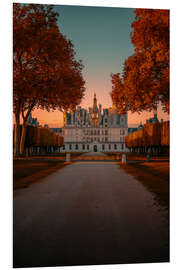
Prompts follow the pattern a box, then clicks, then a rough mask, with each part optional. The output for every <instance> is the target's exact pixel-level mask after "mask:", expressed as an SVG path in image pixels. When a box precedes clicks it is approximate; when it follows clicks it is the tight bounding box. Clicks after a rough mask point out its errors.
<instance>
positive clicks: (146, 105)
mask: <svg viewBox="0 0 180 270" xmlns="http://www.w3.org/2000/svg"><path fill="white" fill-rule="evenodd" d="M135 14H136V19H135V21H134V22H133V24H132V27H133V29H134V31H133V32H132V33H131V40H132V43H133V45H134V46H135V52H134V54H133V55H132V56H130V57H129V58H128V59H126V61H125V63H124V69H123V73H122V74H121V77H120V75H119V74H118V73H117V74H114V75H113V74H112V84H113V89H112V99H113V102H114V103H116V105H117V106H118V107H119V109H120V110H130V111H132V112H135V111H136V112H142V111H143V110H149V111H151V110H152V109H153V108H154V107H156V106H157V103H159V102H161V104H162V105H163V109H164V111H166V112H168V113H169V11H168V10H152V9H136V10H135ZM118 76H119V78H121V79H118V78H117V77H118ZM115 78H116V79H115ZM114 79H115V81H114Z"/></svg>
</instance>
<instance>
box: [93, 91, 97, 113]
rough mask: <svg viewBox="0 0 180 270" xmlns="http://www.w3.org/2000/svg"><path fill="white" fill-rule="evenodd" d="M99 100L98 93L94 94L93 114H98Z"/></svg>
mask: <svg viewBox="0 0 180 270" xmlns="http://www.w3.org/2000/svg"><path fill="white" fill-rule="evenodd" d="M97 110H98V108H97V99H96V93H94V102H93V112H95V113H96V112H97Z"/></svg>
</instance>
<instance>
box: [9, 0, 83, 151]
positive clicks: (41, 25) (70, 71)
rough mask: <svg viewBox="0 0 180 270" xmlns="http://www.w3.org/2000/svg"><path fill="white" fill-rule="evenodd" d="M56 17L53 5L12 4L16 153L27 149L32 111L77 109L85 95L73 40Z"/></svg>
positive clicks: (80, 68) (79, 63)
mask: <svg viewBox="0 0 180 270" xmlns="http://www.w3.org/2000/svg"><path fill="white" fill-rule="evenodd" d="M57 17H58V14H57V13H56V12H54V10H53V6H52V5H37V4H17V3H16V4H13V111H14V115H15V133H14V138H15V144H14V153H15V155H19V154H23V152H24V143H25V138H26V126H27V120H28V116H29V114H30V113H31V112H32V110H34V109H35V108H40V109H46V110H48V111H50V110H55V109H59V110H60V111H63V110H67V109H74V108H75V107H76V105H78V104H79V103H80V101H81V99H82V98H83V96H84V91H85V88H84V83H85V82H84V80H83V76H82V69H83V65H82V62H81V61H80V60H79V61H77V60H76V59H75V51H74V47H73V44H72V42H71V41H70V40H68V39H67V38H66V37H65V36H63V35H62V34H61V33H60V30H59V28H58V25H57ZM20 116H21V117H22V132H21V133H20Z"/></svg>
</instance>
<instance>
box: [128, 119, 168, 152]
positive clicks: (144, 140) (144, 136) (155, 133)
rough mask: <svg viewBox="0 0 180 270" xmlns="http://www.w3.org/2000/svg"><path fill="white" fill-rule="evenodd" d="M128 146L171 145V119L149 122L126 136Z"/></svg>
mask: <svg viewBox="0 0 180 270" xmlns="http://www.w3.org/2000/svg"><path fill="white" fill-rule="evenodd" d="M125 143H126V147H128V148H134V147H151V146H169V121H167V122H163V123H147V124H145V125H144V126H143V128H141V129H139V130H137V131H135V132H133V133H131V134H129V135H128V136H126V137H125Z"/></svg>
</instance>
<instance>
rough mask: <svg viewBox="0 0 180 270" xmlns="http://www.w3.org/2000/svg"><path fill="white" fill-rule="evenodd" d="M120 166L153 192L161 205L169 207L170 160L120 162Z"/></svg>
mask: <svg viewBox="0 0 180 270" xmlns="http://www.w3.org/2000/svg"><path fill="white" fill-rule="evenodd" d="M120 166H121V168H123V169H124V170H125V171H126V172H127V173H129V174H131V175H133V176H134V177H135V178H136V179H137V180H138V181H140V182H141V183H142V184H143V185H144V186H145V187H146V188H147V189H148V190H149V191H150V192H152V193H153V194H154V195H155V200H156V201H157V202H158V203H159V204H160V205H162V206H164V207H166V208H167V209H169V161H166V160H163V159H159V160H158V159H157V160H152V161H150V162H144V161H138V162H132V163H127V164H120Z"/></svg>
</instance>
